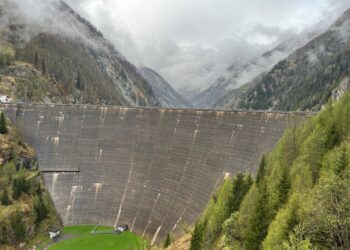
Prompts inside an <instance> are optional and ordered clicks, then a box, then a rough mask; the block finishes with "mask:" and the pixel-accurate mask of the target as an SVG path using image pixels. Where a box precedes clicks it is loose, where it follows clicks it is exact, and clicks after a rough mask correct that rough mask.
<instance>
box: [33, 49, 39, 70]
mask: <svg viewBox="0 0 350 250" xmlns="http://www.w3.org/2000/svg"><path fill="white" fill-rule="evenodd" d="M34 65H35V67H36V68H39V56H38V53H37V52H35V54H34Z"/></svg>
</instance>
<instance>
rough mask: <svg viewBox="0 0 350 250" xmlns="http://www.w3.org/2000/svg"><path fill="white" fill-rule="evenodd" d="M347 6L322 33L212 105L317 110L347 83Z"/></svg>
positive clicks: (349, 41)
mask: <svg viewBox="0 0 350 250" xmlns="http://www.w3.org/2000/svg"><path fill="white" fill-rule="evenodd" d="M349 69H350V10H348V11H347V12H345V13H344V14H343V16H341V17H340V18H339V19H338V20H337V21H336V22H335V23H334V24H333V25H332V26H331V27H330V28H329V29H328V30H327V31H326V32H325V33H323V34H321V35H320V36H318V37H316V38H315V39H313V40H312V41H310V42H309V43H308V44H306V45H305V46H304V47H301V48H300V49H298V50H296V51H295V52H294V53H293V54H291V55H290V56H289V57H288V58H287V59H285V60H282V61H280V62H279V63H277V64H276V65H275V66H274V67H273V68H272V69H271V70H270V71H268V72H267V73H263V74H262V75H260V76H259V77H257V78H256V79H255V80H253V81H252V82H250V83H249V84H248V85H246V86H244V87H242V88H240V89H238V90H233V91H231V92H230V93H228V94H227V95H226V96H225V97H224V98H223V99H221V100H220V101H218V102H217V103H216V105H215V107H216V108H225V109H237V108H240V109H254V110H267V109H272V110H319V109H320V108H321V106H322V105H323V104H325V103H326V102H327V100H328V98H329V97H330V96H331V95H332V93H335V92H337V91H338V92H339V90H344V89H346V88H347V87H348V86H349V76H350V71H349Z"/></svg>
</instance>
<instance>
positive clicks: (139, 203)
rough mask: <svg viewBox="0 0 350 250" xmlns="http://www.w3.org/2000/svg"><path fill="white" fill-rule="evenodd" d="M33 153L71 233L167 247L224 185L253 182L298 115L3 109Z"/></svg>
mask: <svg viewBox="0 0 350 250" xmlns="http://www.w3.org/2000/svg"><path fill="white" fill-rule="evenodd" d="M0 109H1V110H4V111H5V113H6V114H7V115H8V117H9V118H10V119H11V120H12V122H13V123H15V124H16V125H17V127H18V129H19V130H20V131H21V133H22V134H23V136H24V138H25V140H26V141H27V142H28V143H29V144H31V145H32V146H33V147H34V148H35V149H36V151H37V154H38V160H39V170H41V171H42V174H43V176H44V180H45V184H46V186H47V188H48V190H49V192H50V193H51V196H52V199H53V201H54V204H55V206H56V209H57V211H58V213H59V214H60V216H61V218H62V220H63V222H64V224H65V225H74V224H103V225H112V226H114V225H119V224H128V225H129V228H130V229H131V230H132V231H133V232H135V233H137V234H139V235H141V236H145V237H147V238H148V239H150V241H151V242H157V241H160V240H163V239H164V237H165V236H166V235H167V234H168V233H174V234H176V233H178V232H180V231H181V224H192V223H194V222H195V220H196V219H197V217H198V216H199V215H200V214H201V212H202V211H203V209H204V208H205V206H206V205H207V202H208V201H209V199H210V196H211V195H212V193H213V191H214V190H215V188H216V187H217V186H218V185H219V184H220V183H221V182H222V180H223V179H224V178H225V176H227V175H232V174H236V173H238V172H244V173H245V172H255V170H256V167H257V166H258V162H259V160H260V157H261V155H262V154H263V153H264V152H266V151H268V150H270V149H271V148H272V147H273V146H274V145H275V144H276V142H277V141H278V140H279V139H280V137H281V136H282V134H283V132H284V131H285V129H286V128H287V127H288V125H289V124H290V123H293V122H299V121H300V120H304V117H305V114H302V113H277V112H276V113H275V112H239V111H237V112H229V111H210V110H191V109H189V110H184V109H159V108H124V107H100V106H88V105H46V104H7V105H0Z"/></svg>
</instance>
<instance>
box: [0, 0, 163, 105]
mask: <svg viewBox="0 0 350 250" xmlns="http://www.w3.org/2000/svg"><path fill="white" fill-rule="evenodd" d="M34 10H35V11H34ZM0 23H1V24H0V59H1V60H0V64H1V67H0V76H1V79H3V80H2V81H1V82H0V90H1V89H3V90H2V92H3V93H0V94H9V95H13V97H14V98H15V99H16V100H22V101H36V102H62V103H90V104H113V105H128V106H158V105H159V100H158V98H157V97H156V96H155V95H154V93H153V91H152V88H151V86H150V85H149V83H148V82H147V81H146V80H145V79H144V78H143V76H142V75H141V74H140V73H139V70H138V69H137V68H136V67H135V66H134V65H133V64H131V63H130V62H129V61H128V60H127V59H126V58H125V57H124V56H123V55H122V54H121V53H120V52H118V51H117V50H116V49H115V47H114V46H113V45H112V44H111V43H110V42H109V41H107V40H106V39H105V38H104V37H103V35H102V34H101V32H99V31H98V30H97V29H96V28H95V27H94V26H93V25H92V24H90V23H89V22H88V21H87V20H85V19H84V18H82V17H81V16H79V15H78V14H77V13H76V12H74V11H73V10H72V9H71V8H70V7H69V6H68V5H67V4H66V3H65V2H63V1H60V0H51V1H44V2H39V4H38V2H37V1H19V0H15V1H9V0H2V1H1V2H0Z"/></svg>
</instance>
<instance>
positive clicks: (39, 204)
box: [34, 195, 48, 223]
mask: <svg viewBox="0 0 350 250" xmlns="http://www.w3.org/2000/svg"><path fill="white" fill-rule="evenodd" d="M34 211H35V213H36V223H40V222H42V221H43V220H44V219H46V218H47V214H48V209H47V208H46V205H45V203H44V199H43V197H42V195H40V196H39V197H38V198H37V199H35V201H34Z"/></svg>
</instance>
